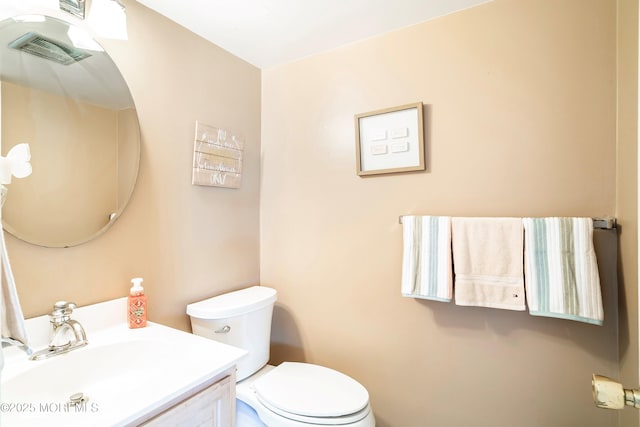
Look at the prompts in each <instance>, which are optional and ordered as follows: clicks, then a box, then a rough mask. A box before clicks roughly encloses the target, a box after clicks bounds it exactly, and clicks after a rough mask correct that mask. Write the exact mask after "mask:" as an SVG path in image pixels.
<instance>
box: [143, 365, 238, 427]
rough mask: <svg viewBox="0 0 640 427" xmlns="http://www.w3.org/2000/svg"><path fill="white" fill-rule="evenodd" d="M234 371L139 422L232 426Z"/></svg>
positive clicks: (154, 426) (157, 426)
mask: <svg viewBox="0 0 640 427" xmlns="http://www.w3.org/2000/svg"><path fill="white" fill-rule="evenodd" d="M235 386H236V383H235V372H233V373H230V374H229V375H226V376H225V377H224V378H222V379H219V380H217V381H216V382H214V383H213V384H210V385H207V386H206V387H205V388H204V389H199V391H197V392H195V393H194V394H191V395H189V396H188V397H186V398H184V399H183V400H181V401H179V402H178V403H175V404H174V405H172V406H170V407H169V408H167V409H165V410H164V412H161V413H159V414H158V415H155V416H154V417H153V418H151V419H149V420H147V421H145V422H143V423H142V424H140V426H145V427H169V426H193V427H233V426H235V417H236V396H235V394H236V393H235V388H236V387H235Z"/></svg>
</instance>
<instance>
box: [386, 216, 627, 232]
mask: <svg viewBox="0 0 640 427" xmlns="http://www.w3.org/2000/svg"><path fill="white" fill-rule="evenodd" d="M404 216H406V215H400V216H399V217H398V223H400V224H402V218H403V217H404ZM617 227H618V222H617V221H616V219H615V218H613V217H608V218H593V228H597V229H601V230H612V229H614V228H617Z"/></svg>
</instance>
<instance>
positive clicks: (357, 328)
mask: <svg viewBox="0 0 640 427" xmlns="http://www.w3.org/2000/svg"><path fill="white" fill-rule="evenodd" d="M615 82H616V5H615V2H608V1H601V0H591V1H584V0H566V1H562V2H558V1H555V0H495V1H494V2H491V3H488V4H485V5H482V6H479V7H476V8H473V9H469V10H466V11H464V12H461V13H456V14H453V15H449V16H446V17H443V18H440V19H436V20H434V21H431V22H427V23H424V24H421V25H417V26H414V27H411V28H408V29H404V30H402V31H398V32H394V33H391V34H388V35H385V36H382V37H379V38H375V39H370V40H367V41H364V42H361V43H356V44H352V45H349V46H346V47H344V48H341V49H338V50H335V51H332V52H329V53H326V54H322V55H316V56H313V57H310V58H307V59H304V60H301V61H298V62H294V63H291V64H287V65H284V66H280V67H276V68H273V69H269V70H265V71H263V82H262V85H263V87H262V91H263V99H262V155H263V169H262V175H263V176H262V190H261V240H260V245H261V261H260V273H261V282H262V284H264V285H268V286H273V287H275V288H276V289H278V291H279V302H278V305H277V308H276V312H275V320H274V330H273V337H272V338H273V354H272V356H273V357H272V358H273V361H274V362H278V361H280V360H283V359H297V360H300V359H302V360H307V361H311V362H316V363H321V364H325V365H327V366H330V367H334V368H337V369H340V370H342V371H344V372H346V373H348V374H350V375H352V376H354V377H355V378H357V379H358V380H360V381H361V382H362V383H363V384H364V385H365V386H366V387H367V388H368V390H369V392H370V393H371V398H372V404H373V408H374V410H375V413H376V417H377V421H378V427H398V426H402V427H423V426H470V425H473V426H493V427H495V426H504V427H507V426H519V427H527V426H563V427H564V426H580V427H585V426H594V427H596V426H597V427H602V426H613V425H616V424H617V414H616V413H614V412H611V411H604V410H598V409H596V408H595V406H594V405H593V403H592V400H591V387H590V378H591V373H592V372H600V373H602V374H604V375H612V376H617V375H618V363H617V358H618V353H617V339H616V333H617V313H616V310H615V301H611V300H609V303H612V302H613V304H612V305H608V306H607V309H606V311H607V313H606V316H607V320H606V326H605V327H604V328H598V327H594V326H591V325H585V324H580V323H577V322H571V321H563V320H557V319H546V318H532V317H530V316H529V315H528V314H527V313H520V312H510V311H501V310H490V309H482V308H468V307H457V306H455V305H453V304H443V303H438V302H421V301H417V300H413V299H407V298H402V297H401V296H400V270H401V234H402V227H401V225H399V224H398V216H399V215H403V214H409V213H423V214H435V215H460V216H551V215H567V216H600V215H614V214H615V209H616V205H615V195H616V181H615V180H616V114H615V111H616V87H615ZM416 101H421V102H423V103H424V104H425V111H426V113H425V119H426V144H427V147H426V153H427V171H425V172H419V173H406V174H398V175H392V176H374V177H367V178H360V177H358V176H356V172H355V147H354V125H353V116H354V114H357V113H362V112H366V111H372V110H376V109H380V108H385V107H391V106H395V105H402V104H407V103H411V102H416ZM614 246H615V245H614ZM605 253H606V254H608V255H609V256H611V255H612V254H613V255H615V249H614V248H611V247H609V249H607V250H605ZM614 282H615V281H614ZM605 287H606V288H607V291H613V292H614V293H615V285H614V284H612V282H608V284H606V285H605ZM611 298H615V295H614V296H611Z"/></svg>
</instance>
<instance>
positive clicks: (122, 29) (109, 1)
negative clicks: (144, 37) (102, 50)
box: [87, 0, 127, 40]
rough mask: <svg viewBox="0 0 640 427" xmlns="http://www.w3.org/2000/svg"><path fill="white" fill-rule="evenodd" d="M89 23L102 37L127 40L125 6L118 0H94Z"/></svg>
mask: <svg viewBox="0 0 640 427" xmlns="http://www.w3.org/2000/svg"><path fill="white" fill-rule="evenodd" d="M87 23H88V24H89V26H90V27H91V28H92V29H93V31H95V32H96V34H97V35H99V36H100V37H104V38H109V39H118V40H127V15H126V13H125V7H124V5H122V4H121V3H120V2H119V1H117V0H93V1H92V3H91V10H90V11H89V18H88V19H87Z"/></svg>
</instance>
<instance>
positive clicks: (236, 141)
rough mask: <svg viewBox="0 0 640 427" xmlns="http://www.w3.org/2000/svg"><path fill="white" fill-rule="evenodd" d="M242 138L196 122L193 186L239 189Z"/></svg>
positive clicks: (242, 148)
mask: <svg viewBox="0 0 640 427" xmlns="http://www.w3.org/2000/svg"><path fill="white" fill-rule="evenodd" d="M243 152H244V138H243V137H242V136H241V135H239V134H238V133H235V132H232V131H230V130H226V129H221V128H217V127H215V126H210V125H205V124H203V123H200V122H198V121H196V134H195V139H194V144H193V175H192V181H191V183H192V184H193V185H206V186H212V187H226V188H240V183H241V182H242V155H243Z"/></svg>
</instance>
